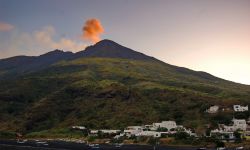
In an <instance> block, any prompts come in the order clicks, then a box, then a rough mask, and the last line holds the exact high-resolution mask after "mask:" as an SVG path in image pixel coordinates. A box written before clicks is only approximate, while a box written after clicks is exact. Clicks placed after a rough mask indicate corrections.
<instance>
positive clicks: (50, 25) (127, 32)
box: [0, 0, 250, 85]
mask: <svg viewBox="0 0 250 150" xmlns="http://www.w3.org/2000/svg"><path fill="white" fill-rule="evenodd" d="M92 18H95V19H97V20H98V21H100V24H101V26H102V28H103V30H101V32H100V34H99V35H98V36H99V37H97V39H98V38H100V39H110V40H113V41H115V42H117V43H120V44H122V45H124V46H126V47H129V48H132V49H134V50H137V51H140V52H142V53H144V54H147V55H150V56H153V57H155V58H158V59H160V60H162V61H164V62H166V63H169V64H173V65H176V66H182V67H187V68H190V69H193V70H196V71H205V72H208V73H210V74H212V75H215V76H217V77H220V78H223V79H226V80H230V81H234V82H238V83H243V84H248V85H250V0H42V1H40V0H0V59H1V58H7V57H11V56H16V55H40V54H43V53H46V52H49V51H51V50H54V49H63V50H64V51H73V52H77V51H79V50H83V49H84V48H85V47H86V46H88V45H91V44H93V42H91V41H90V40H88V39H86V38H83V26H84V24H85V22H86V21H87V20H89V19H92Z"/></svg>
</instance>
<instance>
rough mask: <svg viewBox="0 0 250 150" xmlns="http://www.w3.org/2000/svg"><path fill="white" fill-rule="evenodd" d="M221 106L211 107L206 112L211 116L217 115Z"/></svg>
mask: <svg viewBox="0 0 250 150" xmlns="http://www.w3.org/2000/svg"><path fill="white" fill-rule="evenodd" d="M219 108H220V107H219V106H217V105H214V106H211V107H209V108H208V109H207V110H206V112H207V113H210V114H214V113H217V112H218V111H219Z"/></svg>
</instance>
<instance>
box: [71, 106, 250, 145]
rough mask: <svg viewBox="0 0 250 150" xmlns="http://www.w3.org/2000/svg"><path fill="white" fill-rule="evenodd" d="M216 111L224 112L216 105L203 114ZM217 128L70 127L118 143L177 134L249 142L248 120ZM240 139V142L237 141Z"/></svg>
mask: <svg viewBox="0 0 250 150" xmlns="http://www.w3.org/2000/svg"><path fill="white" fill-rule="evenodd" d="M232 110H233V111H234V112H247V111H248V106H241V105H233V106H232ZM218 111H225V110H224V108H223V109H221V110H220V107H219V106H217V105H213V106H210V107H209V108H208V109H207V110H206V111H205V112H204V113H207V114H216V113H218ZM217 125H218V128H216V129H211V130H209V132H208V133H204V134H203V135H198V134H197V133H195V129H190V128H186V127H184V126H183V125H178V124H177V123H176V122H175V121H173V120H169V121H161V122H156V123H152V124H149V125H140V126H128V127H126V128H125V129H124V130H116V129H98V130H92V129H87V128H86V127H84V126H72V129H74V130H81V131H83V132H86V133H87V136H88V137H96V138H97V139H98V137H99V138H100V135H102V137H109V138H112V139H113V140H115V141H119V139H121V138H123V139H124V138H127V139H129V138H134V139H136V138H140V137H148V138H154V139H160V138H165V137H175V136H176V135H177V134H180V133H183V134H182V135H184V137H183V138H187V137H192V138H194V139H199V138H204V137H205V138H211V137H213V138H215V139H218V140H219V141H221V142H241V141H242V140H243V139H244V140H245V141H249V140H250V118H249V119H248V120H246V119H236V118H232V120H231V123H230V124H229V125H226V124H217ZM239 139H240V140H239Z"/></svg>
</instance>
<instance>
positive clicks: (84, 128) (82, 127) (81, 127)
mask: <svg viewBox="0 0 250 150" xmlns="http://www.w3.org/2000/svg"><path fill="white" fill-rule="evenodd" d="M71 128H72V129H78V130H86V129H87V128H86V127H84V126H72V127H71Z"/></svg>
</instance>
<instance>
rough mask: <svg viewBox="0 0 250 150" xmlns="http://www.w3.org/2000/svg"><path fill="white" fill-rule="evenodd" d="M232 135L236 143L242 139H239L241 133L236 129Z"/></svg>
mask: <svg viewBox="0 0 250 150" xmlns="http://www.w3.org/2000/svg"><path fill="white" fill-rule="evenodd" d="M234 136H235V139H236V140H235V142H236V143H240V142H241V141H242V139H241V133H240V132H239V131H238V130H237V131H234Z"/></svg>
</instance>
